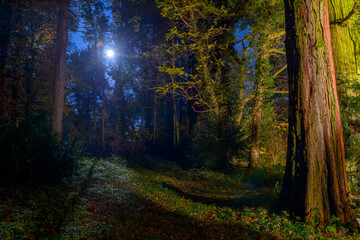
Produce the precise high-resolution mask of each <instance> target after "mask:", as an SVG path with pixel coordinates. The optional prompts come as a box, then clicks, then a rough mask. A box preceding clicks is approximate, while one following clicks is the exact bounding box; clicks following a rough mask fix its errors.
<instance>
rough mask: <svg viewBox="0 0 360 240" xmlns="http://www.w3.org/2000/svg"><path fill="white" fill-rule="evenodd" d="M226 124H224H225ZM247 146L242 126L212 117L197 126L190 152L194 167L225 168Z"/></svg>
mask: <svg viewBox="0 0 360 240" xmlns="http://www.w3.org/2000/svg"><path fill="white" fill-rule="evenodd" d="M223 124H224V125H223ZM244 148H245V143H244V137H243V133H242V131H241V129H240V127H239V126H238V125H236V124H234V123H232V122H226V123H223V122H219V121H217V120H216V118H210V119H209V121H208V122H206V123H203V124H200V125H198V126H196V128H195V130H194V135H193V139H192V144H191V151H190V154H189V161H190V165H191V166H192V167H197V168H201V167H205V168H208V169H217V170H225V169H228V168H229V167H230V166H231V161H232V160H233V159H234V158H236V157H239V156H240V153H241V151H242V150H244Z"/></svg>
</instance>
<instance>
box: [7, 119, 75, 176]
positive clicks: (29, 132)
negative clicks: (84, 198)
mask: <svg viewBox="0 0 360 240" xmlns="http://www.w3.org/2000/svg"><path fill="white" fill-rule="evenodd" d="M79 153H80V152H79V149H78V148H77V147H76V141H74V142H73V143H68V142H66V141H61V142H59V140H58V138H57V136H55V135H53V134H52V133H51V129H50V124H49V121H48V119H47V118H46V117H45V114H31V115H27V116H26V117H25V118H24V119H23V120H21V121H20V122H18V123H16V124H14V123H4V122H3V123H1V124H0V155H1V156H2V157H1V160H0V166H1V167H0V169H1V170H0V172H1V173H0V176H1V179H2V180H3V181H7V182H10V181H14V182H32V181H39V180H40V181H47V180H53V181H58V180H63V178H65V177H68V176H70V175H71V173H72V172H73V170H74V169H75V167H76V164H77V160H78V157H79Z"/></svg>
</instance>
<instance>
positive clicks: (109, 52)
mask: <svg viewBox="0 0 360 240" xmlns="http://www.w3.org/2000/svg"><path fill="white" fill-rule="evenodd" d="M106 55H107V56H108V57H113V56H114V51H113V50H107V51H106Z"/></svg>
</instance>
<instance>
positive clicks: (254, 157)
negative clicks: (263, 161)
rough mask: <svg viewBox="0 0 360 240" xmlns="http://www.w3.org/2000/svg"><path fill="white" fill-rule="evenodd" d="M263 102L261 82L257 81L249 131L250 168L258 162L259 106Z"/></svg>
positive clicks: (255, 166) (260, 106)
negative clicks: (250, 129)
mask: <svg viewBox="0 0 360 240" xmlns="http://www.w3.org/2000/svg"><path fill="white" fill-rule="evenodd" d="M262 102H263V87H262V84H261V83H258V86H257V90H256V95H255V106H254V109H253V113H254V116H253V123H252V131H251V150H250V162H249V167H250V168H257V167H258V164H259V140H260V128H261V108H262Z"/></svg>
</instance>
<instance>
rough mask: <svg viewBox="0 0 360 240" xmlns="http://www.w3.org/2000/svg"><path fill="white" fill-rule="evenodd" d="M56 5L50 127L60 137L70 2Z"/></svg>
mask: <svg viewBox="0 0 360 240" xmlns="http://www.w3.org/2000/svg"><path fill="white" fill-rule="evenodd" d="M58 4H59V7H60V10H59V19H58V27H57V33H56V45H55V48H56V56H55V79H54V88H53V99H52V106H51V127H52V129H53V131H54V132H56V133H58V134H59V136H61V133H62V125H63V112H64V99H65V96H64V95H65V77H66V49H67V29H68V19H69V11H70V0H59V1H58Z"/></svg>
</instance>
